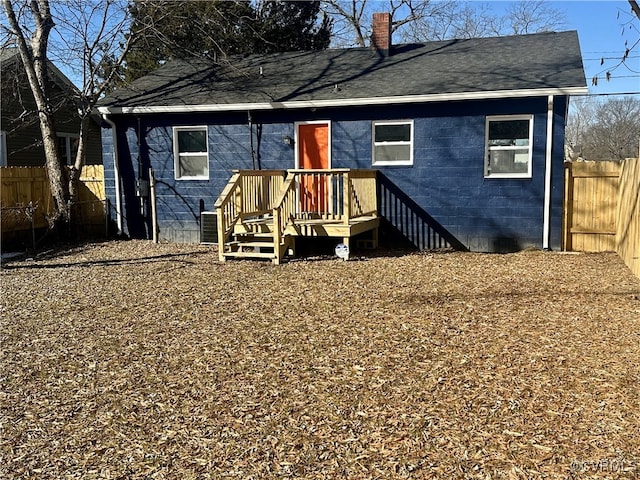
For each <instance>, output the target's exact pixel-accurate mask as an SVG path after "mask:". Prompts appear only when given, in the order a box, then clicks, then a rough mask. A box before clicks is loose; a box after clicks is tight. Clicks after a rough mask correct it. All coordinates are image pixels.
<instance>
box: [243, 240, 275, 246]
mask: <svg viewBox="0 0 640 480" xmlns="http://www.w3.org/2000/svg"><path fill="white" fill-rule="evenodd" d="M236 245H238V246H239V247H253V248H273V242H253V241H250V240H249V241H244V240H242V241H238V242H236Z"/></svg>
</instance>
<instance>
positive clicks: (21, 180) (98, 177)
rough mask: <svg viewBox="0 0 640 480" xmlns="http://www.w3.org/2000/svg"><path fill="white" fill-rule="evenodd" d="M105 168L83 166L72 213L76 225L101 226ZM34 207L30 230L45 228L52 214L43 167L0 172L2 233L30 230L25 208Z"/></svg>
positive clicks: (17, 168) (6, 169) (3, 168)
mask: <svg viewBox="0 0 640 480" xmlns="http://www.w3.org/2000/svg"><path fill="white" fill-rule="evenodd" d="M105 198H106V197H105V189H104V167H103V166H102V165H86V166H85V167H84V168H83V169H82V175H81V177H80V184H79V187H78V199H77V201H78V204H77V207H76V209H75V211H74V212H75V213H74V214H75V215H76V217H77V220H78V222H77V223H84V224H87V225H94V224H96V225H100V226H102V225H103V224H104V200H105ZM29 202H31V203H32V205H34V206H35V205H37V209H36V210H35V212H34V214H33V227H34V228H36V229H38V228H45V227H47V219H46V217H47V216H48V215H50V214H51V213H52V211H53V199H52V197H51V191H50V189H49V180H48V178H47V173H46V170H45V168H44V167H2V168H0V208H2V227H1V228H2V233H3V235H4V234H5V233H8V232H15V231H21V230H26V229H31V220H30V218H28V217H27V216H26V214H25V212H26V207H27V206H28V205H29Z"/></svg>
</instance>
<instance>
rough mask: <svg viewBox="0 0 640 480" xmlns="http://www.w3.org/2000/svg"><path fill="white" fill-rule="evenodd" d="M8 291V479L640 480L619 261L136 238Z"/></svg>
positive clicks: (637, 304) (4, 284)
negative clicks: (273, 255) (263, 254)
mask: <svg viewBox="0 0 640 480" xmlns="http://www.w3.org/2000/svg"><path fill="white" fill-rule="evenodd" d="M0 281H1V288H2V293H1V296H2V303H1V307H0V308H1V313H2V332H1V333H2V339H1V348H2V353H1V355H2V356H1V358H0V361H1V363H0V377H1V380H0V406H1V410H0V415H1V417H0V422H1V425H0V428H1V430H0V454H1V458H0V478H3V479H23V478H24V479H26V478H38V479H40V478H45V479H49V478H51V479H54V478H55V479H58V478H60V479H66V478H78V479H79V478H82V479H94V478H105V479H108V478H110V479H116V478H118V479H129V478H131V479H143V478H145V479H163V478H171V479H174V478H175V479H189V478H242V479H251V478H327V479H331V478H356V479H361V478H362V479H365V478H420V479H421V478H442V479H445V478H447V479H466V478H469V479H475V478H478V479H498V478H508V479H528V478H533V479H537V478H579V479H583V478H640V281H639V280H638V279H637V278H636V277H634V276H632V274H631V273H630V272H629V270H628V269H627V268H626V267H625V266H624V264H623V263H622V262H621V261H620V260H619V258H618V257H617V256H615V255H613V254H597V255H593V254H592V255H587V254H582V255H568V254H558V253H542V252H523V253H518V254H511V255H481V254H470V253H421V254H408V255H405V256H396V257H394V256H384V255H379V256H376V257H369V258H359V259H357V260H354V261H349V262H342V261H339V260H334V259H326V258H325V259H318V260H316V261H311V260H297V261H292V262H288V263H285V264H283V265H280V266H273V265H271V264H269V263H260V262H250V261H237V262H228V263H226V264H220V263H218V262H217V255H216V253H215V250H214V249H212V248H208V247H203V246H194V245H186V246H185V245H183V246H177V245H169V244H160V245H154V244H152V243H148V242H137V241H130V242H114V243H105V244H98V245H90V246H85V247H82V248H75V249H72V250H69V251H65V252H53V253H52V254H51V255H50V256H43V257H41V258H38V259H36V260H18V261H11V262H9V263H7V264H5V265H4V266H3V269H2V271H0Z"/></svg>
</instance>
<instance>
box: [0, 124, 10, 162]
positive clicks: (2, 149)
mask: <svg viewBox="0 0 640 480" xmlns="http://www.w3.org/2000/svg"><path fill="white" fill-rule="evenodd" d="M8 161H9V160H8V158H7V132H5V131H4V130H0V167H6V166H7V162H8Z"/></svg>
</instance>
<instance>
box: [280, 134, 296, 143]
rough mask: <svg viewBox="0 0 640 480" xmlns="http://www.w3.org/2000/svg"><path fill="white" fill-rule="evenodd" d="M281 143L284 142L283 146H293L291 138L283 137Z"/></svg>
mask: <svg viewBox="0 0 640 480" xmlns="http://www.w3.org/2000/svg"><path fill="white" fill-rule="evenodd" d="M282 141H283V142H284V144H285V145H293V144H294V140H293V138H291V137H290V136H289V135H285V136H284V138H283V139H282Z"/></svg>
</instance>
